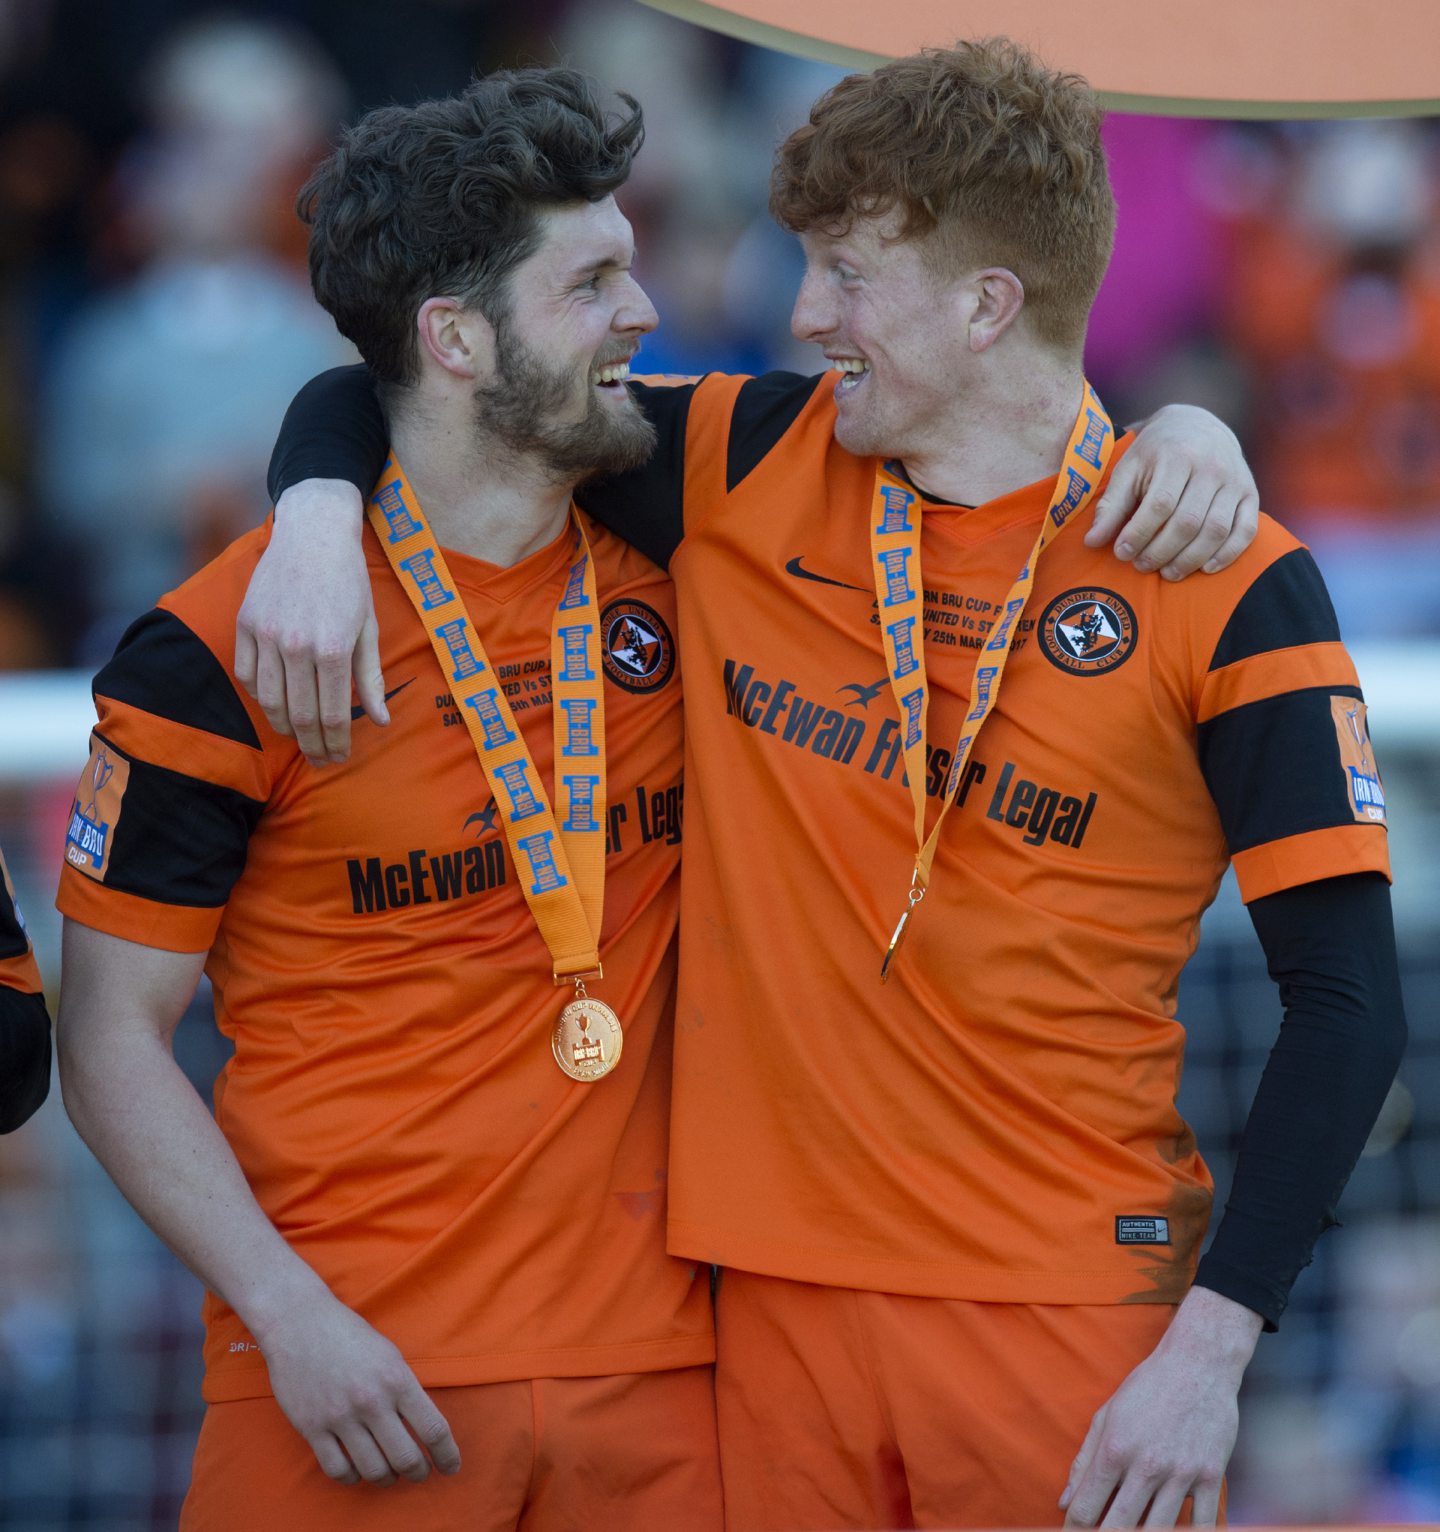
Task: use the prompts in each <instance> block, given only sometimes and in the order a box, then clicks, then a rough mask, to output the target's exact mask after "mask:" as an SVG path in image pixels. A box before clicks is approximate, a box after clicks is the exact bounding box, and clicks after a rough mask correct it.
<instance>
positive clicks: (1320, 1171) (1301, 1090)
mask: <svg viewBox="0 0 1440 1532" xmlns="http://www.w3.org/2000/svg"><path fill="white" fill-rule="evenodd" d="M1249 910H1250V919H1251V921H1252V923H1253V924H1254V927H1255V933H1256V935H1257V936H1258V937H1259V938H1260V945H1261V947H1262V948H1263V949H1264V951H1265V962H1266V966H1267V967H1268V968H1269V970H1270V977H1271V978H1272V979H1274V980H1275V982H1276V984H1277V985H1278V986H1279V988H1280V999H1281V1003H1282V1005H1283V1006H1284V1020H1283V1021H1282V1022H1281V1025H1280V1034H1279V1036H1278V1037H1277V1038H1276V1040H1275V1045H1274V1047H1273V1048H1272V1049H1271V1051H1270V1057H1269V1060H1268V1061H1267V1063H1266V1065H1265V1070H1264V1073H1263V1074H1262V1075H1261V1077H1260V1084H1259V1086H1258V1087H1257V1089H1256V1092H1255V1099H1254V1102H1253V1103H1252V1104H1251V1107H1250V1114H1249V1117H1248V1119H1247V1121H1246V1124H1245V1131H1244V1134H1243V1135H1242V1137H1241V1140H1240V1151H1239V1154H1238V1156H1237V1157H1236V1161H1235V1176H1234V1180H1233V1182H1232V1184H1231V1188H1230V1195H1229V1198H1228V1200H1227V1202H1226V1204H1225V1212H1224V1215H1223V1216H1222V1218H1221V1219H1220V1224H1219V1227H1218V1228H1217V1229H1216V1231H1215V1237H1214V1239H1213V1240H1212V1241H1211V1243H1210V1248H1209V1249H1208V1250H1207V1251H1206V1253H1205V1255H1204V1256H1203V1257H1202V1258H1201V1261H1200V1266H1199V1270H1198V1271H1197V1272H1196V1275H1195V1281H1196V1283H1197V1285H1199V1286H1201V1287H1208V1288H1211V1289H1213V1290H1214V1291H1215V1292H1218V1293H1221V1294H1223V1295H1224V1296H1225V1297H1227V1298H1233V1299H1234V1300H1235V1301H1236V1302H1237V1303H1243V1304H1244V1305H1245V1307H1246V1308H1249V1309H1253V1310H1254V1311H1255V1312H1256V1313H1257V1314H1259V1315H1260V1316H1261V1317H1262V1318H1263V1319H1264V1320H1265V1325H1266V1328H1267V1329H1274V1328H1275V1325H1276V1323H1277V1322H1278V1321H1279V1318H1280V1315H1281V1314H1282V1313H1283V1312H1284V1309H1285V1305H1286V1302H1287V1301H1288V1299H1289V1295H1290V1288H1291V1286H1292V1284H1293V1283H1294V1281H1295V1278H1296V1276H1297V1275H1298V1273H1299V1272H1300V1270H1301V1268H1302V1267H1304V1266H1306V1265H1308V1264H1309V1262H1310V1258H1311V1256H1312V1254H1313V1252H1314V1248H1315V1241H1316V1240H1317V1239H1318V1238H1319V1237H1320V1235H1321V1234H1322V1233H1323V1232H1324V1230H1325V1229H1327V1228H1328V1227H1330V1226H1331V1225H1332V1224H1333V1223H1334V1222H1335V1221H1336V1219H1335V1204H1336V1202H1337V1201H1338V1200H1339V1197H1340V1193H1341V1191H1342V1190H1343V1189H1344V1186H1345V1183H1346V1181H1347V1180H1349V1178H1350V1172H1351V1171H1352V1170H1354V1168H1355V1162H1356V1160H1357V1159H1359V1157H1360V1151H1361V1150H1362V1149H1363V1148H1364V1147H1365V1140H1366V1138H1367V1136H1368V1135H1369V1132H1370V1129H1371V1127H1372V1126H1373V1125H1374V1122H1375V1118H1376V1115H1377V1114H1378V1113H1379V1110H1380V1106H1381V1103H1382V1102H1383V1101H1384V1100H1385V1094H1386V1092H1387V1091H1388V1090H1389V1088H1390V1083H1391V1081H1392V1080H1393V1079H1394V1078H1395V1071H1396V1069H1397V1068H1398V1066H1399V1063H1400V1055H1401V1053H1402V1052H1403V1051H1404V1048H1405V1038H1406V1027H1405V1011H1404V1002H1403V1001H1402V999H1401V995H1400V967H1399V962H1398V959H1397V957H1396V954H1395V930H1394V923H1393V920H1392V917H1391V912H1390V886H1389V884H1388V883H1387V882H1386V881H1385V879H1384V878H1383V877H1382V876H1381V875H1380V874H1379V873H1353V874H1350V875H1349V876H1347V877H1340V878H1326V879H1323V880H1322V881H1320V882H1317V883H1305V884H1301V885H1300V886H1299V887H1298V888H1289V889H1285V890H1284V891H1282V892H1281V893H1278V894H1270V895H1269V896H1268V897H1266V898H1264V899H1256V900H1255V901H1254V902H1253V903H1251V905H1250V906H1249Z"/></svg>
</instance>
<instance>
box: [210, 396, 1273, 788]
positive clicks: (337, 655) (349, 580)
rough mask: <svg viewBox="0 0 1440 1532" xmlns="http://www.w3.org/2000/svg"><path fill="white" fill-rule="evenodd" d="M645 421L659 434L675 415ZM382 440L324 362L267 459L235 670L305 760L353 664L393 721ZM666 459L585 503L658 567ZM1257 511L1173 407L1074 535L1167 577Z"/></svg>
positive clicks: (1250, 494) (343, 700)
mask: <svg viewBox="0 0 1440 1532" xmlns="http://www.w3.org/2000/svg"><path fill="white" fill-rule="evenodd" d="M654 392H655V393H656V395H657V396H663V394H664V393H665V391H664V390H659V391H654ZM652 418H654V416H653V414H652ZM657 424H658V425H659V426H660V429H661V431H662V434H663V433H664V432H665V431H666V430H667V428H669V427H670V426H672V425H673V424H674V422H671V421H664V422H657ZM682 434H683V433H682ZM388 439H389V432H388V429H387V427H386V424H385V418H384V415H383V413H382V412H381V409H380V404H379V401H378V400H377V399H376V397H375V391H374V389H373V388H372V387H371V384H370V376H369V373H368V371H367V370H366V369H365V368H364V367H340V368H333V369H331V371H329V372H326V373H321V374H320V375H319V376H318V377H316V378H312V379H311V380H310V382H309V383H307V384H306V385H305V386H304V387H303V388H302V389H301V390H300V392H299V393H298V394H297V395H296V396H295V399H294V401H293V402H292V404H291V406H290V409H289V410H288V411H287V412H286V416H285V421H284V424H283V425H282V427H281V430H280V436H279V439H278V441H277V442H276V446H275V453H274V456H273V457H272V458H271V463H270V493H271V495H272V496H273V497H274V498H275V529H274V533H273V535H272V537H271V540H270V546H269V548H268V549H267V550H266V553H265V556H264V558H262V559H261V561H260V564H259V566H258V568H257V569H256V571H255V574H254V577H253V578H252V580H251V583H250V589H249V590H248V591H247V593H246V597H245V602H244V605H243V606H242V607H241V608H240V614H239V618H238V621H237V624H236V635H235V673H236V675H237V676H238V678H239V680H240V682H241V684H242V685H243V686H244V687H245V689H246V690H247V691H248V692H249V693H250V695H251V696H252V697H254V698H255V700H256V701H257V702H258V703H259V704H260V706H261V707H262V708H263V709H264V712H265V716H266V717H267V718H268V719H269V720H270V723H271V726H272V727H273V728H274V729H275V730H276V731H277V732H278V733H281V734H293V735H294V737H295V740H296V742H297V743H298V744H299V746H300V748H301V750H302V751H303V752H304V753H305V756H306V758H307V759H308V760H309V761H311V762H312V763H313V764H317V765H319V764H323V763H325V762H327V761H332V762H338V761H343V760H345V758H346V757H347V755H348V754H349V749H350V682H351V677H352V675H353V678H354V683H355V694H356V696H357V697H358V698H359V700H360V703H361V705H362V706H363V707H364V709H365V711H366V712H367V713H368V714H369V715H370V717H371V718H372V719H374V721H375V722H376V723H379V724H383V723H386V722H388V719H389V715H388V713H387V712H386V709H385V701H384V697H385V683H384V678H383V676H382V675H381V672H380V665H379V658H378V652H377V647H376V628H375V609H374V603H373V600H372V597H371V592H370V582H369V579H368V578H367V576H366V573H365V567H364V560H363V558H362V557H361V554H360V529H361V525H362V522H363V519H364V496H365V495H367V494H368V493H369V492H370V489H371V488H372V487H373V485H374V483H375V480H376V478H377V477H378V476H379V473H380V470H381V468H382V467H383V466H384V463H385V456H386V452H387V443H388ZM657 462H658V463H659V465H660V466H659V469H658V471H659V474H660V477H661V478H662V479H663V480H665V481H666V482H665V483H664V484H663V485H661V486H660V490H661V493H660V497H659V498H660V500H661V501H662V502H663V503H662V504H661V507H660V510H659V512H658V514H656V513H655V512H654V509H653V507H651V506H650V505H647V503H646V501H647V498H648V495H649V492H650V491H651V490H653V489H654V488H655V486H653V485H647V484H645V483H644V476H645V475H646V473H647V472H650V473H652V474H653V473H654V472H655V471H656V470H655V468H654V466H653V465H654V464H655V463H657ZM678 462H679V459H678V458H676V457H673V456H671V457H667V456H666V455H665V454H664V452H663V451H662V452H661V453H658V454H657V455H656V459H655V460H652V467H651V469H649V470H643V469H642V470H640V472H639V474H635V475H625V476H623V478H622V479H621V480H618V481H615V483H616V484H618V485H621V486H624V488H623V491H622V492H618V493H617V492H613V491H612V492H609V493H607V492H606V491H605V490H604V488H603V487H602V488H601V489H600V490H599V491H598V492H596V493H595V494H594V495H593V499H594V500H595V501H596V503H595V504H593V505H592V504H591V503H590V499H587V502H586V509H587V510H590V511H591V512H592V514H594V515H596V516H597V518H598V519H599V520H601V521H603V522H605V524H606V525H607V526H609V527H610V528H611V530H612V531H614V532H616V533H617V534H618V535H620V536H622V537H627V538H629V539H630V540H632V541H634V542H635V544H636V546H637V547H639V548H640V549H641V550H642V551H643V552H645V553H648V554H649V555H650V556H651V557H652V558H654V559H655V560H656V562H657V563H660V564H662V565H663V564H664V563H665V562H666V558H667V553H668V551H669V550H670V549H672V548H673V542H674V540H678V538H674V537H673V534H672V530H671V524H677V523H678V519H679V518H678V512H675V511H674V509H673V506H672V503H671V502H672V497H673V492H674V485H673V484H672V483H670V482H669V481H670V480H671V479H672V478H673V477H674V471H675V468H676V465H677V463H678ZM627 496H628V498H629V499H630V501H631V503H630V504H629V505H628V506H627V504H626V500H627ZM600 502H603V504H602V503H600ZM1257 509H1258V502H1257V500H1256V497H1255V481H1254V479H1253V478H1252V477H1251V475H1250V470H1249V468H1248V467H1247V466H1246V464H1245V459H1244V455H1243V454H1242V453H1241V451H1240V447H1239V443H1238V442H1237V441H1236V440H1235V437H1234V434H1233V433H1232V432H1231V431H1230V430H1229V428H1228V427H1226V426H1225V425H1224V424H1223V423H1222V422H1221V421H1219V420H1217V419H1216V418H1215V417H1214V416H1213V415H1211V414H1209V413H1208V412H1207V411H1204V410H1197V409H1192V408H1191V407H1189V406H1185V405H1171V406H1167V407H1166V408H1165V409H1163V410H1161V411H1159V412H1158V413H1157V414H1156V415H1154V416H1152V417H1151V418H1150V419H1149V420H1148V421H1146V422H1145V423H1144V424H1143V425H1142V426H1141V428H1140V431H1139V434H1138V436H1137V438H1136V440H1135V442H1134V444H1133V445H1132V446H1131V448H1130V450H1129V452H1127V453H1126V455H1125V456H1124V458H1122V459H1121V461H1120V463H1119V464H1118V465H1117V466H1116V469H1115V472H1114V474H1112V475H1111V480H1110V483H1109V485H1108V486H1107V488H1106V493H1105V495H1104V496H1103V497H1102V499H1101V501H1100V504H1099V507H1098V508H1097V511H1096V516H1095V521H1094V523H1093V524H1092V527H1091V529H1090V531H1089V532H1087V533H1086V541H1087V542H1088V543H1090V544H1091V546H1093V547H1099V546H1102V545H1103V544H1104V543H1107V542H1110V541H1112V540H1113V539H1114V538H1115V537H1116V536H1117V534H1119V533H1121V532H1122V530H1123V533H1124V535H1123V538H1122V540H1121V545H1120V547H1118V548H1117V552H1118V553H1119V555H1120V556H1121V557H1123V558H1134V559H1136V561H1137V564H1138V565H1139V566H1140V567H1141V568H1157V569H1158V568H1161V567H1162V566H1163V570H1164V573H1165V574H1166V575H1167V576H1168V577H1170V578H1174V579H1179V578H1183V576H1185V575H1187V574H1190V573H1192V572H1193V571H1195V570H1196V569H1198V568H1200V567H1201V565H1202V564H1203V565H1204V566H1205V568H1206V569H1207V570H1217V569H1221V568H1224V567H1225V566H1226V565H1228V564H1229V563H1231V562H1233V561H1234V559H1236V558H1237V557H1238V556H1239V555H1240V553H1242V552H1243V551H1244V549H1245V548H1246V547H1248V546H1249V544H1250V542H1251V540H1252V539H1253V538H1254V536H1255V527H1256V520H1255V518H1256V513H1257Z"/></svg>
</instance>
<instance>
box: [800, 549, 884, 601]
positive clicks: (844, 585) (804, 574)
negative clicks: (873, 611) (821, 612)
mask: <svg viewBox="0 0 1440 1532" xmlns="http://www.w3.org/2000/svg"><path fill="white" fill-rule="evenodd" d="M785 573H786V574H789V575H794V576H795V578H796V579H797V580H814V582H815V583H816V584H817V585H838V586H839V587H840V589H841V590H858V591H859V592H860V594H861V595H862V596H868V595H871V594H872V592H870V591H868V590H866V589H865V587H864V586H863V585H851V584H850V582H849V581H848V580H832V579H831V578H830V576H829V575H822V574H813V573H812V572H811V571H810V570H808V569H806V568H805V566H804V565H803V564H802V563H801V562H800V560H799V559H798V558H795V559H791V560H790V562H789V563H788V564H786V566H785Z"/></svg>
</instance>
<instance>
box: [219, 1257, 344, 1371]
mask: <svg viewBox="0 0 1440 1532" xmlns="http://www.w3.org/2000/svg"><path fill="white" fill-rule="evenodd" d="M291 1261H292V1262H293V1265H292V1264H291V1262H287V1263H286V1266H287V1268H288V1269H287V1270H285V1271H284V1272H281V1273H278V1274H276V1275H275V1276H273V1277H267V1278H266V1279H265V1280H264V1281H263V1282H261V1283H256V1284H255V1285H254V1286H253V1287H252V1288H251V1289H250V1290H249V1291H247V1292H246V1293H244V1294H243V1295H240V1296H238V1297H236V1298H235V1299H232V1300H231V1304H230V1306H231V1307H232V1308H233V1309H234V1310H235V1312H236V1314H237V1315H239V1317H240V1322H241V1323H242V1324H243V1325H244V1326H245V1328H246V1329H247V1330H248V1331H249V1332H250V1334H251V1335H252V1336H254V1338H255V1341H256V1343H257V1344H258V1345H259V1347H260V1350H261V1351H262V1352H268V1351H269V1350H270V1349H271V1347H272V1346H273V1345H274V1343H275V1341H276V1339H277V1337H278V1336H279V1334H280V1333H281V1332H282V1331H283V1330H284V1328H285V1327H286V1325H289V1324H293V1323H295V1321H296V1317H297V1316H299V1315H303V1314H304V1313H305V1312H306V1311H308V1310H310V1309H311V1308H312V1307H313V1306H314V1305H315V1304H317V1303H321V1304H323V1303H325V1302H327V1301H329V1302H334V1301H335V1295H334V1294H333V1293H332V1292H331V1291H330V1289H329V1288H328V1287H326V1285H325V1284H324V1282H322V1281H321V1280H320V1278H319V1277H318V1276H317V1275H316V1274H315V1272H314V1271H313V1270H312V1269H311V1268H310V1267H309V1266H307V1265H306V1264H305V1262H304V1261H302V1260H301V1259H300V1257H299V1256H296V1255H294V1254H293V1252H292V1254H291Z"/></svg>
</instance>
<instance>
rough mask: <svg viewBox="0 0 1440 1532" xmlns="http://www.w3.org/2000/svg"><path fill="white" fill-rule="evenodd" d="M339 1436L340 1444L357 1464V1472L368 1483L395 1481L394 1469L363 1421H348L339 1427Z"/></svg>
mask: <svg viewBox="0 0 1440 1532" xmlns="http://www.w3.org/2000/svg"><path fill="white" fill-rule="evenodd" d="M339 1436H340V1445H341V1446H342V1447H344V1449H345V1452H346V1455H347V1456H348V1457H349V1459H350V1461H351V1462H352V1463H353V1464H354V1465H355V1472H356V1473H357V1474H358V1475H359V1476H360V1478H362V1479H363V1480H364V1481H365V1482H366V1483H367V1484H377V1485H386V1484H393V1483H394V1482H395V1471H394V1469H392V1468H391V1466H390V1464H389V1462H388V1460H387V1459H386V1456H385V1453H384V1452H383V1451H382V1449H381V1447H380V1444H379V1443H378V1442H377V1441H376V1440H375V1438H374V1437H373V1436H372V1435H371V1434H370V1428H369V1427H368V1426H367V1425H366V1424H365V1423H364V1422H363V1421H359V1420H349V1421H346V1422H345V1423H344V1425H342V1426H341V1427H340V1428H339ZM351 1482H352V1483H353V1482H354V1481H353V1480H352V1481H351Z"/></svg>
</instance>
